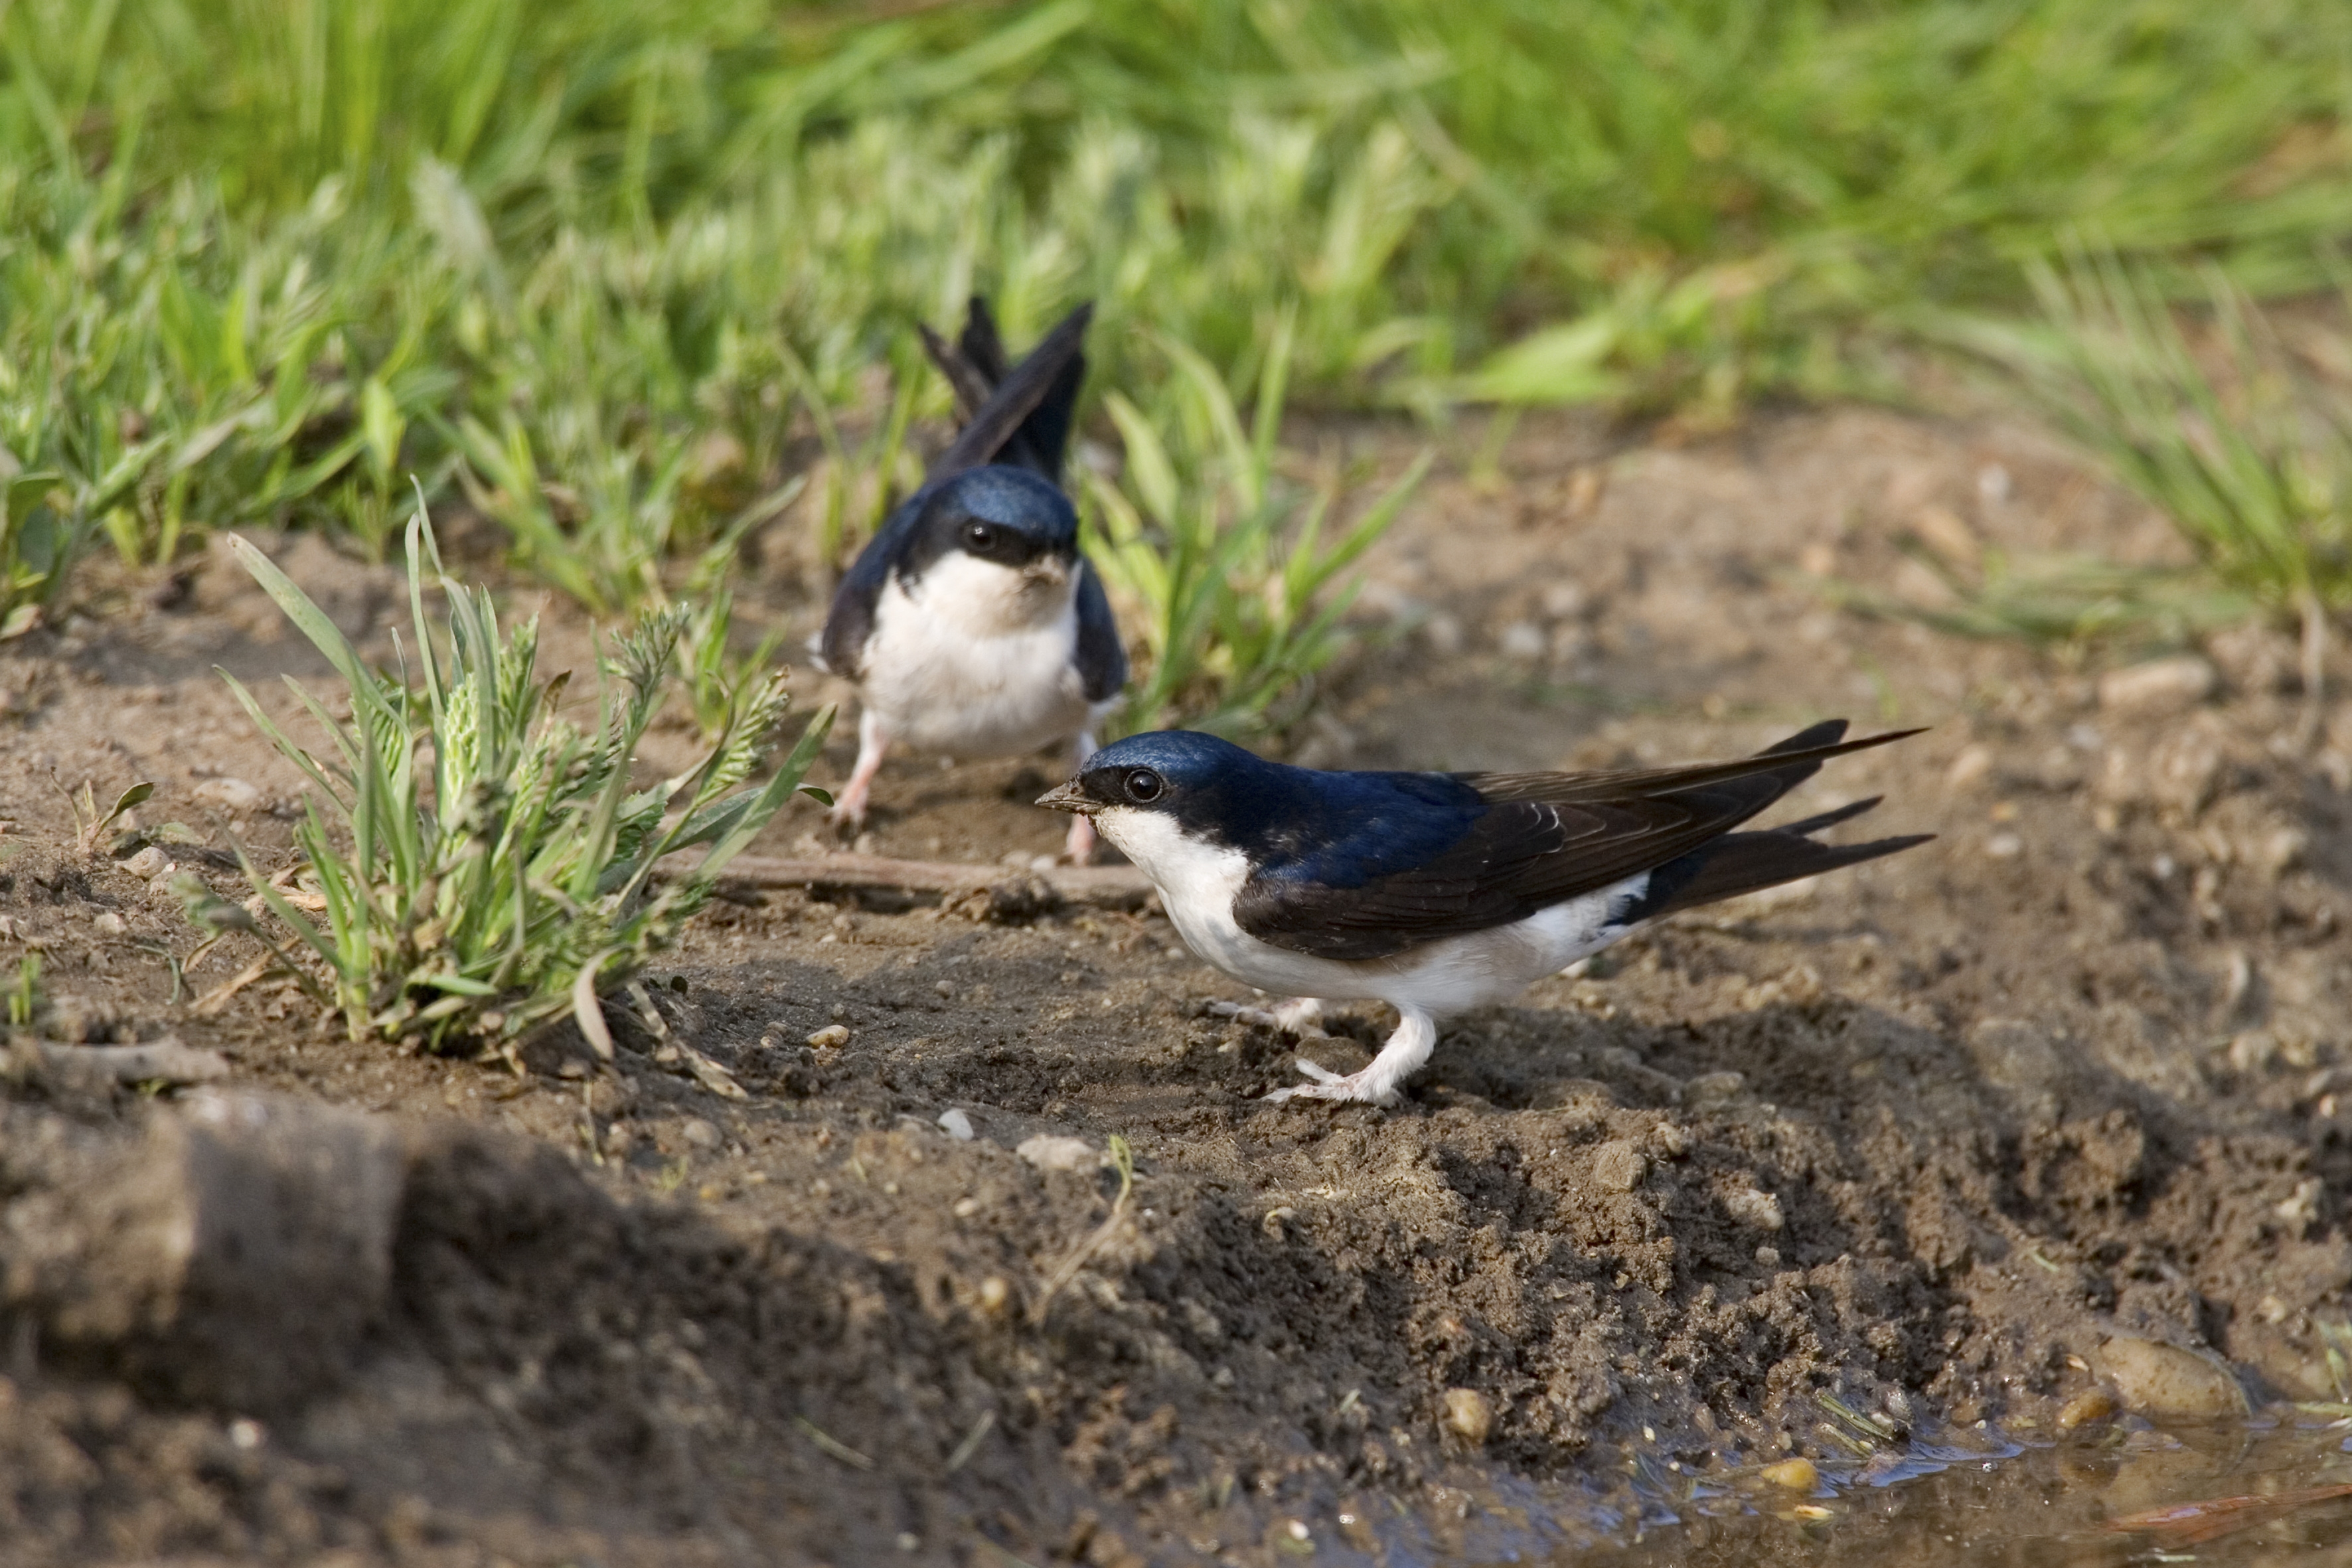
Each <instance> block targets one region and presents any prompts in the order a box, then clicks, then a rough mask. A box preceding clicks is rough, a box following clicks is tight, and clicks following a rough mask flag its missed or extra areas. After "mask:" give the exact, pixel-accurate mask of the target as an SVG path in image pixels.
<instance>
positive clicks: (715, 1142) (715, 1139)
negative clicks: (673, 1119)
mask: <svg viewBox="0 0 2352 1568" xmlns="http://www.w3.org/2000/svg"><path fill="white" fill-rule="evenodd" d="M677 1135H678V1136H679V1137H681V1138H683V1139H685V1140H686V1141H687V1142H689V1143H691V1144H693V1145H694V1146H695V1147H696V1148H698V1149H716V1148H718V1147H719V1129H718V1128H716V1127H713V1126H712V1125H710V1123H709V1122H708V1121H704V1120H702V1118H700V1117H699V1116H689V1117H688V1118H687V1120H686V1122H685V1124H684V1125H683V1126H681V1127H679V1128H678V1130H677Z"/></svg>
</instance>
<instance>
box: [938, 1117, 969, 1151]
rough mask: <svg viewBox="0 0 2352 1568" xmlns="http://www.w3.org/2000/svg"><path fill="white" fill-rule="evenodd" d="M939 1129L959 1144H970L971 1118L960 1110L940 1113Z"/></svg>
mask: <svg viewBox="0 0 2352 1568" xmlns="http://www.w3.org/2000/svg"><path fill="white" fill-rule="evenodd" d="M940 1129H941V1130H942V1131H945V1132H946V1133H947V1135H948V1136H949V1137H950V1138H952V1139H954V1140H955V1141H956V1142H959V1143H969V1142H971V1117H969V1116H966V1115H965V1114H964V1113H963V1112H962V1111H961V1110H953V1109H950V1110H942V1111H940Z"/></svg>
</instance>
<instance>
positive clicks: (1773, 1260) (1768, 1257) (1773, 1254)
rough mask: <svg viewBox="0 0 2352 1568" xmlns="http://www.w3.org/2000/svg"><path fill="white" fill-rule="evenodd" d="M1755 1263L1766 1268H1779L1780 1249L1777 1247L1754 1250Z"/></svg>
mask: <svg viewBox="0 0 2352 1568" xmlns="http://www.w3.org/2000/svg"><path fill="white" fill-rule="evenodd" d="M1756 1261H1757V1262H1759V1263H1760V1264H1762V1265H1763V1266H1764V1267H1765V1268H1780V1248H1779V1247H1758V1248H1757V1249H1756Z"/></svg>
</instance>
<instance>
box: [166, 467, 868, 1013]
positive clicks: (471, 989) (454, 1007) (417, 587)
mask: <svg viewBox="0 0 2352 1568" xmlns="http://www.w3.org/2000/svg"><path fill="white" fill-rule="evenodd" d="M232 548H233V549H234V550H235V552H236V556H237V559H238V561H239V562H240V563H242V564H243V565H244V567H245V568H246V570H247V572H249V573H251V574H253V577H254V579H255V581H257V583H259V584H261V586H262V587H263V588H264V589H265V590H266V591H267V592H268V594H269V595H270V597H271V598H272V599H274V600H275V601H277V603H278V607H279V608H280V609H281V610H283V611H284V612H285V614H286V616H287V617H288V618H289V620H291V621H292V622H293V623H294V625H295V626H297V627H298V628H299V630H300V631H301V632H302V633H303V634H304V635H305V636H306V637H309V638H310V641H311V642H312V643H314V644H315V645H316V646H317V647H318V648H319V650H320V652H321V653H323V654H325V655H326V656H327V658H328V659H329V661H330V662H331V664H332V665H333V666H334V668H335V669H336V671H337V673H338V674H340V675H341V677H342V678H343V680H344V682H345V683H346V685H347V686H348V688H349V691H350V699H349V700H350V717H348V718H338V717H336V716H335V714H334V713H333V712H332V711H331V710H329V709H328V708H327V707H326V706H325V705H324V704H322V703H321V702H320V700H318V699H317V698H316V697H314V696H312V695H311V694H310V692H308V691H306V690H304V689H302V688H301V686H300V685H299V683H297V682H295V681H294V680H292V679H291V678H290V677H289V679H288V685H289V687H290V688H291V689H293V691H294V693H295V695H296V696H297V697H298V698H299V700H300V701H301V704H302V706H303V707H304V709H305V710H307V711H308V712H309V714H310V718H311V719H312V721H315V723H316V724H317V726H318V727H319V729H320V731H322V732H323V733H324V734H325V736H326V737H327V741H328V747H327V749H326V750H325V752H313V751H311V750H310V749H309V748H307V747H305V746H303V745H301V744H300V743H299V742H296V741H295V740H294V739H293V738H292V737H290V736H289V735H288V734H287V733H286V731H284V730H282V729H281V728H280V727H279V726H278V724H277V722H276V721H274V720H272V719H271V718H270V717H269V715H268V712H267V711H266V710H264V709H263V708H262V707H261V705H260V704H259V703H258V702H257V700H255V699H254V697H253V694H252V693H251V692H249V691H248V690H247V689H246V688H245V687H244V685H243V684H241V683H240V682H238V681H237V680H236V679H235V678H234V677H229V676H226V674H224V677H223V679H227V680H228V682H229V685H230V688H231V689H233V690H234V691H235V692H236V696H237V699H238V700H239V701H240V702H241V703H243V704H244V706H245V709H246V711H247V714H249V715H250V716H251V717H252V719H253V721H254V723H255V724H256V725H257V727H258V728H259V729H260V730H261V731H262V732H263V733H264V734H265V735H267V736H268V739H269V740H270V742H272V743H273V744H274V745H276V746H277V747H278V750H279V752H282V753H284V754H285V755H286V756H287V757H288V758H289V759H290V760H291V761H293V762H294V763H296V764H297V765H298V766H299V767H300V768H301V769H302V771H303V773H305V774H307V775H308V776H309V778H310V783H311V784H312V786H313V790H314V792H315V793H314V794H313V795H312V796H311V797H310V800H309V802H308V805H307V806H306V812H305V816H304V818H303V820H302V822H301V824H300V825H299V826H298V827H297V829H296V839H297V842H298V845H299V848H300V851H301V855H302V862H301V871H300V873H299V876H298V877H297V879H295V883H294V889H293V890H294V891H295V892H296V893H299V894H302V895H306V901H308V902H310V904H311V905H312V907H313V909H314V910H315V912H317V913H319V914H320V917H321V918H320V920H318V921H313V920H312V919H310V916H309V915H307V914H305V913H304V912H303V910H301V909H299V908H298V907H297V906H296V903H295V901H294V899H293V898H292V897H289V892H288V890H286V889H281V888H280V887H279V886H278V884H277V883H276V882H274V881H272V880H270V879H266V878H265V877H263V876H262V874H261V873H260V872H259V871H258V870H257V868H254V867H253V866H252V865H251V863H250V862H247V879H249V880H250V881H251V883H252V885H253V889H254V891H255V893H256V895H257V897H258V898H259V899H260V900H262V901H263V903H265V904H266V905H267V906H268V909H269V910H270V912H271V913H272V914H274V915H275V916H276V917H277V919H278V921H280V922H282V923H283V924H284V925H285V926H286V927H287V928H288V929H289V930H290V931H292V932H293V933H294V938H295V940H296V942H299V945H300V946H301V947H303V948H306V949H308V950H309V951H308V953H307V954H305V955H296V954H291V953H284V952H281V955H280V956H281V959H282V960H283V962H284V963H285V964H286V966H287V967H288V968H289V970H290V971H291V973H293V974H294V975H295V977H296V978H297V979H299V980H300V981H301V982H302V983H303V984H304V985H305V986H306V988H308V989H310V992H311V994H312V995H313V996H314V998H315V999H316V1000H317V1001H318V1002H319V1003H320V1005H322V1006H324V1007H326V1008H328V1009H330V1010H331V1011H332V1012H335V1013H339V1014H340V1015H341V1016H342V1018H343V1021H344V1025H345V1027H346V1029H347V1031H348V1032H349V1034H350V1035H351V1037H352V1038H353V1039H355V1040H357V1039H362V1038H379V1039H385V1040H394V1041H404V1042H413V1043H415V1044H417V1045H420V1046H422V1047H425V1048H428V1049H432V1050H436V1051H448V1050H456V1049H460V1048H474V1047H504V1046H507V1045H508V1044H509V1043H510V1042H512V1041H514V1040H515V1039H517V1038H518V1037H520V1036H521V1035H523V1034H524V1033H525V1032H527V1031H528V1030H530V1029H531V1028H532V1027H534V1026H537V1025H539V1024H541V1023H543V1022H545V1021H546V1020H548V1019H549V1018H551V1017H553V1016H557V1015H559V1014H561V1013H562V1012H564V1011H565V1010H566V1009H569V1010H571V1011H572V1013H573V1014H574V1015H575V1016H577V1017H578V1018H579V1021H580V1025H581V1027H582V1029H583V1032H585V1033H586V1034H587V1035H588V1037H589V1038H590V1039H591V1040H592V1041H595V1042H601V1043H603V1044H604V1048H605V1049H606V1050H607V1051H608V1052H609V1049H610V1046H609V1036H607V1035H606V1033H605V1031H604V1024H603V1020H602V1017H601V1016H600V1015H599V1014H598V1013H597V1011H596V1009H597V1005H598V1002H597V999H598V997H599V996H600V995H601V994H604V993H605V992H608V991H611V990H613V989H614V988H616V987H618V986H621V985H623V984H626V983H627V982H628V981H629V980H630V978H631V977H632V976H633V975H634V974H635V972H636V971H637V970H638V969H640V968H641V967H642V966H643V965H644V964H645V963H646V961H647V960H648V959H649V958H650V957H651V956H652V955H653V954H654V953H656V952H659V951H661V950H662V949H664V948H666V947H667V946H668V945H669V944H670V943H671V942H674V941H676V939H677V934H678V931H679V930H680V928H681V927H682V926H683V924H684V923H685V921H687V920H688V918H689V917H691V916H692V915H693V914H694V913H695V912H696V911H697V910H698V909H700V908H701V907H702V905H703V904H704V903H706V902H707V901H708V900H709V897H710V894H711V890H712V889H713V888H714V887H715V886H716V885H717V880H718V877H719V872H720V870H721V869H722V868H724V867H725V866H726V864H727V862H728V861H729V860H730V859H731V858H733V857H734V856H735V855H737V854H739V853H740V851H741V850H742V849H743V847H745V846H746V845H748V844H749V843H750V842H751V839H752V838H753V837H756V836H757V835H758V833H759V831H760V829H761V827H763V826H766V824H767V823H768V821H769V820H770V819H771V818H772V817H773V816H774V815H775V814H776V812H777V811H778V810H779V809H781V808H782V806H783V805H784V804H785V803H786V802H787V801H788V800H789V799H790V798H791V796H792V795H793V792H794V791H795V790H796V789H797V788H798V787H799V786H800V781H801V779H802V777H803V775H804V774H805V773H806V772H807V769H808V766H809V763H811V762H812V761H814V758H815V756H816V752H817V749H818V747H819V746H820V744H821V743H822V742H823V741H824V735H825V731H826V730H827V729H828V727H829V726H830V724H831V721H832V710H830V709H827V710H824V712H821V713H819V714H818V715H817V716H816V718H815V719H814V720H813V721H811V722H810V723H809V725H808V726H807V729H806V731H804V733H803V735H802V737H801V741H800V743H799V745H798V746H796V747H795V748H794V749H793V752H792V754H791V755H790V756H789V757H788V758H786V759H785V760H784V761H783V762H782V764H781V765H780V766H779V767H778V768H777V769H776V771H775V772H774V773H773V774H772V776H771V777H770V778H769V779H768V781H767V782H766V783H765V784H761V785H759V786H757V787H754V786H752V785H751V784H749V783H748V780H749V779H750V776H751V773H752V771H753V769H754V767H755V766H756V765H757V764H758V763H759V762H760V760H761V756H762V754H763V752H764V751H765V748H766V745H767V742H768V740H769V738H770V735H771V733H772V731H774V730H775V729H776V728H777V726H778V725H779V724H780V723H781V721H782V717H783V712H784V708H785V704H786V697H785V693H784V689H783V683H782V678H781V677H770V678H768V679H766V680H764V681H763V682H762V684H761V686H760V688H759V689H758V690H757V691H756V692H754V693H752V694H751V695H749V696H747V697H745V698H743V699H741V700H738V701H737V702H735V703H734V704H733V706H732V709H731V710H730V714H729V716H728V721H727V722H726V724H725V725H724V726H723V727H722V729H721V731H720V733H719V738H718V740H717V742H716V743H715V744H714V745H713V746H712V747H711V748H710V751H709V754H708V756H707V757H706V758H705V759H704V761H703V762H702V763H700V764H699V765H698V766H697V767H694V768H692V769H689V770H688V772H686V773H680V774H679V775H677V777H674V778H670V779H667V780H664V781H661V782H659V783H656V784H653V785H651V786H650V787H645V788H640V787H638V786H637V784H636V783H635V780H634V779H633V778H632V777H631V773H632V765H633V763H635V759H636V753H637V746H638V742H640V740H641V739H642V738H643V736H644V734H645V732H646V726H647V724H648V723H649V722H650V721H651V720H652V718H653V715H654V713H655V712H656V710H657V709H658V708H659V706H660V704H661V703H662V701H663V700H664V699H665V697H666V696H667V693H668V691H669V689H670V686H671V682H672V680H673V679H674V675H675V670H674V660H675V655H676V651H677V641H678V637H679V633H680V631H681V629H682V628H683V626H684V625H685V622H686V618H687V615H686V612H685V611H684V610H683V609H682V608H671V609H665V610H661V611H657V612H655V613H653V614H651V615H649V616H646V617H645V618H644V619H643V620H641V621H640V622H639V624H638V625H637V626H635V629H633V630H632V631H630V632H629V633H627V634H626V635H625V636H623V637H620V638H619V639H617V641H616V643H615V644H614V648H613V651H612V653H611V655H610V656H609V657H608V658H606V659H605V660H604V667H603V670H602V673H603V676H604V687H605V690H604V693H603V696H602V698H601V700H600V714H599V718H598V720H597V722H596V724H595V727H594V728H593V730H585V731H583V729H581V728H580V727H579V726H577V725H575V724H574V723H572V721H570V720H568V719H565V718H564V717H562V714H561V713H560V711H559V707H560V703H561V700H562V696H563V693H564V689H565V684H566V682H567V681H568V679H569V677H568V676H559V677H557V678H556V679H553V680H541V679H539V678H538V675H537V673H536V658H535V656H536V653H537V647H538V625H537V622H536V621H531V622H526V623H524V624H523V625H521V626H517V627H514V628H511V629H509V630H505V631H501V630H500V628H499V624H498V621H497V617H496V615H495V612H494V611H493V609H492V607H491V602H490V597H489V595H488V593H486V592H483V591H481V590H477V589H468V588H466V587H463V586H461V585H459V584H457V583H454V582H452V581H450V580H449V579H448V578H447V577H446V575H444V574H442V572H441V566H440V560H439V557H438V554H437V552H436V549H435V546H434V543H433V540H432V536H431V534H430V532H429V531H427V530H426V528H425V522H424V513H423V511H422V509H421V508H420V509H419V510H418V512H417V514H416V517H415V521H412V522H411V524H410V525H409V531H408V541H407V558H408V583H409V605H410V611H411V616H412V619H413V623H414V630H415V646H414V647H412V648H404V650H403V652H404V658H413V659H414V660H415V668H414V670H410V669H407V668H403V669H401V670H400V671H398V672H396V673H393V674H383V673H379V672H377V671H374V670H371V669H369V668H367V667H366V666H365V665H363V664H362V662H361V660H360V658H359V655H358V654H357V652H356V651H355V650H354V649H353V648H352V646H351V645H350V643H348V642H347V641H346V640H345V639H344V638H343V637H342V634H341V632H339V631H337V630H336V628H335V626H334V623H333V622H331V620H329V619H328V618H327V617H326V616H325V615H324V614H323V613H321V612H320V610H319V608H318V606H317V605H314V604H313V603H312V602H311V601H310V599H309V598H308V597H307V596H306V595H304V594H303V593H302V591H301V590H300V589H299V588H298V587H297V586H295V584H293V582H292V581H291V580H290V579H289V578H288V577H287V576H286V575H285V574H283V573H282V572H280V571H278V568H277V567H276V566H274V565H272V564H271V563H270V562H269V561H268V558H267V557H266V556H264V555H262V554H261V552H259V551H257V550H256V549H254V548H253V547H252V546H251V545H250V544H247V543H246V542H245V541H244V540H243V539H241V538H240V539H238V540H236V542H235V543H234V545H233V546H232ZM429 586H437V587H438V589H439V590H440V592H441V594H442V595H443V596H444V597H445V598H446V603H447V615H446V619H445V620H442V621H439V622H436V620H434V619H433V618H432V617H430V616H427V614H426V612H425V593H426V590H427V588H428V587H429ZM691 847H707V848H706V852H705V854H704V856H703V858H702V859H701V860H700V861H699V862H698V864H697V865H696V866H694V867H693V868H691V869H690V870H687V871H684V872H682V873H677V874H674V875H668V876H667V877H666V878H665V879H662V880H660V881H658V882H657V881H656V870H657V869H658V868H661V863H662V862H663V861H664V860H665V858H667V857H668V856H670V855H673V854H675V853H677V851H680V850H683V849H688V848H691ZM189 891H190V893H191V895H192V912H193V914H194V917H195V918H197V919H199V920H201V921H208V922H209V923H212V924H214V925H215V926H236V927H237V928H240V929H244V930H247V931H252V932H254V933H255V934H256V935H259V934H261V930H260V927H259V926H258V924H257V922H256V921H254V920H253V918H252V917H250V916H248V915H247V914H246V911H244V910H240V909H238V908H236V906H234V905H227V904H224V903H222V902H221V901H219V900H214V899H212V898H211V897H210V896H209V895H208V894H207V893H205V891H204V889H202V888H201V887H200V886H199V887H195V888H192V889H189ZM306 960H307V961H306ZM321 976H323V978H322V977H321Z"/></svg>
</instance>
